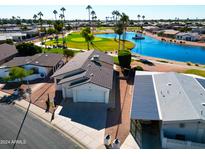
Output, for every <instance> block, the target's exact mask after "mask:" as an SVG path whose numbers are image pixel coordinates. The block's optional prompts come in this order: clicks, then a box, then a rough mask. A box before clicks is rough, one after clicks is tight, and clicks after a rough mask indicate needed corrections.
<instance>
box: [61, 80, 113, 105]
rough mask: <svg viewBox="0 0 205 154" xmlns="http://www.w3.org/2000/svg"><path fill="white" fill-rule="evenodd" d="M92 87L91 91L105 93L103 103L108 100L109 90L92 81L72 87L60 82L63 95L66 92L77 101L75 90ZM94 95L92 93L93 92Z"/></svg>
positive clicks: (64, 95)
mask: <svg viewBox="0 0 205 154" xmlns="http://www.w3.org/2000/svg"><path fill="white" fill-rule="evenodd" d="M89 89H92V90H93V91H101V92H102V93H103V92H104V93H105V103H108V102H109V94H110V90H109V89H107V88H104V87H101V86H98V85H95V84H92V83H87V84H82V85H79V86H76V87H73V88H69V84H68V83H65V84H62V91H63V97H64V98H66V93H68V94H69V96H70V97H72V98H73V101H74V102H76V101H77V92H79V91H80V90H89ZM93 95H94V94H93Z"/></svg>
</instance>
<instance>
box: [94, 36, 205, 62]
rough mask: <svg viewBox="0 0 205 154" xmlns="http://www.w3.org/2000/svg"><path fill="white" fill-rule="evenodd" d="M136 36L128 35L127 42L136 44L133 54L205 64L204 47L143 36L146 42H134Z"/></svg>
mask: <svg viewBox="0 0 205 154" xmlns="http://www.w3.org/2000/svg"><path fill="white" fill-rule="evenodd" d="M135 34H136V33H134V32H127V33H126V40H128V41H131V42H133V43H135V47H134V48H133V49H132V50H131V51H132V52H133V53H137V54H140V55H144V56H150V57H156V58H163V59H169V60H175V61H182V62H192V63H198V64H205V48H203V47H195V46H186V45H178V44H174V43H169V42H162V41H160V40H157V39H154V38H152V37H149V36H145V35H143V36H144V37H145V39H144V40H134V39H132V37H134V36H135ZM95 36H97V37H103V38H115V37H116V34H96V35H95ZM117 38H118V35H117Z"/></svg>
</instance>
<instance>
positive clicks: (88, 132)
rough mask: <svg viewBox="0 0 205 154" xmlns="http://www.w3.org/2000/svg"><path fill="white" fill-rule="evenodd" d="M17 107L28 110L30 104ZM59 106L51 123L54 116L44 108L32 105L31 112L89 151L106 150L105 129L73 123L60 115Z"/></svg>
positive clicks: (18, 103) (21, 103)
mask: <svg viewBox="0 0 205 154" xmlns="http://www.w3.org/2000/svg"><path fill="white" fill-rule="evenodd" d="M4 95H9V94H7V93H5V92H2V91H0V96H1V97H3V96H4ZM15 105H16V106H18V107H20V108H23V109H27V108H28V105H29V102H28V101H26V100H20V101H18V100H17V101H15ZM61 108H62V107H61V106H59V107H58V108H57V110H56V112H55V119H54V120H53V121H52V122H51V117H52V114H51V113H50V112H45V110H43V109H42V108H39V107H37V106H36V105H34V104H31V106H30V109H29V111H30V112H31V113H33V114H35V115H36V116H38V117H39V118H40V119H42V120H45V121H46V122H49V123H51V124H52V125H53V126H54V127H56V128H57V129H59V130H61V131H62V132H63V133H65V134H66V135H68V136H69V137H71V138H72V139H73V140H75V141H76V142H78V143H80V144H81V145H82V146H83V147H84V148H89V149H98V148H100V149H105V146H104V144H103V141H104V140H103V139H104V129H102V130H100V131H98V130H96V129H93V128H90V127H87V126H85V125H82V124H80V123H76V122H73V121H71V120H70V119H69V118H67V117H63V116H61V115H58V113H59V112H60V110H61Z"/></svg>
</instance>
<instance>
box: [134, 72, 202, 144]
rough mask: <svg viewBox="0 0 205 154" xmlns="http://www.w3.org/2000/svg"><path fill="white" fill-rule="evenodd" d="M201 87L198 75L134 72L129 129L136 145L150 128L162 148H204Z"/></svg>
mask: <svg viewBox="0 0 205 154" xmlns="http://www.w3.org/2000/svg"><path fill="white" fill-rule="evenodd" d="M204 88H205V79H202V78H195V77H193V76H188V75H183V74H178V73H153V72H150V73H149V72H148V73H147V72H145V73H143V72H142V73H140V72H136V75H135V81H134V93H133V99H132V109H131V133H132V135H133V136H134V138H135V139H136V141H137V142H138V143H139V145H141V146H142V143H143V140H144V139H145V138H149V135H150V132H151V134H152V138H150V141H155V142H156V141H157V140H159V141H160V142H161V146H162V148H205V89H204ZM153 134H154V135H153Z"/></svg>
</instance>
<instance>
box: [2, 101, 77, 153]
mask: <svg viewBox="0 0 205 154" xmlns="http://www.w3.org/2000/svg"><path fill="white" fill-rule="evenodd" d="M24 115H25V111H23V110H21V109H19V108H17V107H15V106H14V105H6V104H2V103H0V149H11V148H12V147H13V142H14V141H15V139H16V136H17V133H18V130H19V128H20V125H21V122H22V119H23V117H24ZM17 142H18V143H17V144H16V146H15V148H17V149H76V148H80V146H79V145H78V144H77V143H75V142H74V141H72V140H71V139H69V138H67V137H65V136H64V135H63V134H61V133H60V132H58V131H57V130H55V129H54V128H52V127H51V126H49V125H47V124H45V123H44V122H42V121H41V120H39V119H37V118H35V117H34V116H32V115H31V114H28V115H27V117H26V120H25V123H24V125H23V128H22V131H21V134H20V135H19V140H18V141H17Z"/></svg>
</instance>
